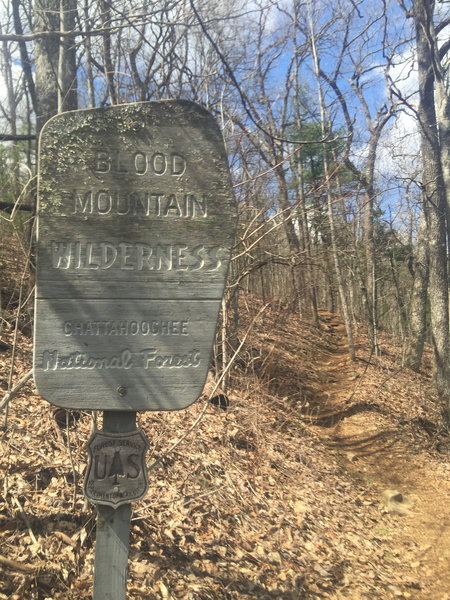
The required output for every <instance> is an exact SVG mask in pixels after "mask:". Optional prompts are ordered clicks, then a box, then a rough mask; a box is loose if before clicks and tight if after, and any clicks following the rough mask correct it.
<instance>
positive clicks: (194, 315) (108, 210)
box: [34, 101, 236, 411]
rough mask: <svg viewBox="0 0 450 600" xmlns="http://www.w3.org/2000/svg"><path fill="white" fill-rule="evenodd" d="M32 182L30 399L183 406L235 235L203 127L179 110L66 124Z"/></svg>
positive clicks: (207, 119) (80, 114) (50, 126)
mask: <svg viewBox="0 0 450 600" xmlns="http://www.w3.org/2000/svg"><path fill="white" fill-rule="evenodd" d="M39 173H40V175H39V206H38V217H39V218H38V244H37V301H36V332H35V334H36V335H35V362H34V369H35V380H36V384H37V387H38V390H39V391H40V393H41V394H42V396H44V397H45V398H46V399H47V400H49V401H50V402H52V403H54V404H56V405H58V406H64V407H66V408H84V409H100V410H130V411H136V410H172V409H179V408H184V407H186V406H188V405H189V404H191V403H192V402H194V401H195V400H196V399H197V397H198V396H199V394H200V393H201V391H202V387H203V384H204V381H205V379H206V375H207V371H208V367H209V362H210V354H211V348H212V344H213V339H214V333H215V328H216V323H217V316H218V312H219V308H220V302H221V298H222V295H223V289H224V285H225V279H226V275H227V270H228V264H229V257H230V248H231V245H232V243H233V238H234V229H235V216H236V215H235V204H234V200H233V198H232V194H231V188H230V182H229V174H228V167H227V161H226V156H225V151H224V147H223V142H222V139H221V135H220V132H219V129H218V127H217V125H216V123H215V122H214V120H213V118H212V117H211V115H210V114H209V113H208V112H206V111H205V110H204V109H202V108H200V107H199V106H197V105H195V104H192V103H190V102H186V101H163V102H148V103H141V104H129V105H122V106H120V105H119V106H114V107H107V108H101V109H92V110H85V111H74V112H69V113H63V114H61V115H58V116H56V117H54V118H53V119H51V120H50V121H49V122H48V123H47V124H46V126H45V127H44V129H43V132H42V134H41V140H40V157H39Z"/></svg>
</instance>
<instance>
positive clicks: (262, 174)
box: [0, 0, 450, 400]
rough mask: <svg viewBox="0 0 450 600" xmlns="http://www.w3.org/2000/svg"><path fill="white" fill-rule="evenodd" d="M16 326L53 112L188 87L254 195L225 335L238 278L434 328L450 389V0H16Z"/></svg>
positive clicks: (8, 213) (10, 256) (237, 182)
mask: <svg viewBox="0 0 450 600" xmlns="http://www.w3.org/2000/svg"><path fill="white" fill-rule="evenodd" d="M0 10H1V29H0V42H1V52H0V62H1V65H0V67H1V68H0V72H1V73H2V75H1V77H2V81H1V85H0V90H1V92H0V94H1V98H0V100H1V104H0V110H1V121H0V140H2V144H0V190H1V197H0V209H1V213H0V215H1V220H0V228H1V233H0V277H1V282H0V283H1V310H2V325H1V326H2V327H3V326H4V324H5V323H6V322H8V321H9V322H14V323H17V324H18V325H19V326H20V327H22V328H23V329H25V330H26V328H28V329H29V327H30V323H31V321H32V309H31V304H32V302H31V299H32V295H33V268H34V267H33V260H34V254H33V215H34V207H35V194H36V186H35V181H36V169H37V165H36V139H37V137H38V135H39V131H40V129H41V127H42V126H43V124H44V123H45V122H46V121H47V120H48V119H49V118H51V117H52V116H53V115H55V114H57V113H59V112H63V111H67V110H73V109H80V108H92V107H99V106H105V105H115V104H121V103H134V102H140V101H146V100H158V99H167V98H175V99H179V98H183V99H189V100H192V101H194V102H197V103H199V104H201V105H203V106H204V107H206V108H207V109H208V110H209V111H210V112H211V113H212V114H213V115H214V116H215V117H216V119H217V121H218V123H219V125H220V127H221V129H222V132H223V135H224V138H225V141H226V148H227V153H228V159H229V164H230V167H231V171H232V177H233V185H234V191H235V195H236V201H237V203H238V209H239V215H240V221H239V223H240V224H239V233H238V238H237V242H236V246H235V248H234V257H233V261H232V268H231V272H230V277H229V282H228V287H227V291H226V298H225V301H224V306H223V308H224V321H223V328H222V344H221V351H220V359H221V364H222V365H223V366H224V367H225V366H226V364H227V362H228V361H229V360H230V358H231V357H232V355H233V353H234V351H235V349H236V347H237V344H238V339H237V334H236V332H237V327H238V320H239V311H238V306H239V296H240V294H242V293H244V292H251V293H252V294H255V295H257V296H259V297H260V298H261V299H262V300H263V301H264V302H267V301H272V300H274V299H276V300H279V301H281V302H285V303H287V304H288V305H289V307H290V310H291V311H295V312H296V313H298V314H299V315H300V316H301V317H304V318H307V319H311V320H312V322H314V323H316V325H317V326H319V319H318V312H317V311H318V308H323V309H327V310H329V311H333V312H340V313H341V314H342V316H343V320H344V323H345V329H346V334H347V339H348V342H349V351H350V354H351V357H352V358H354V353H355V350H354V344H353V332H354V330H355V326H356V324H357V323H364V324H366V326H367V329H368V331H369V334H370V340H371V344H372V348H373V352H374V353H375V354H376V353H377V352H378V350H379V343H378V339H379V332H380V331H381V330H387V331H389V332H391V333H393V334H394V335H396V336H398V338H399V339H400V340H401V343H402V347H403V357H404V358H403V360H404V364H405V365H406V366H409V367H411V368H413V369H415V370H418V369H420V366H421V360H422V351H423V345H424V342H425V341H427V339H428V340H429V341H431V340H432V341H433V348H434V353H435V382H436V385H437V389H438V391H439V393H440V394H441V396H442V397H444V398H446V399H447V400H448V399H450V387H449V386H450V377H449V373H448V369H449V365H450V360H449V359H450V356H449V353H450V328H449V306H448V303H449V300H448V255H449V237H450V236H449V233H450V222H449V215H450V210H449V209H450V206H449V202H450V169H449V164H450V156H449V153H450V102H449V98H450V97H449V85H448V84H449V77H448V75H449V74H448V65H449V64H450V62H449V60H448V53H449V50H450V44H449V43H448V38H449V36H448V29H449V25H450V8H449V7H448V5H447V4H446V3H442V2H439V3H437V2H434V1H432V0H412V1H410V0H402V1H400V2H398V1H397V0H396V1H390V0H386V1H385V2H377V1H375V0H331V1H330V0H327V2H325V1H322V0H315V1H313V0H305V1H299V0H283V1H281V2H272V1H270V0H256V1H251V2H248V1H245V2H244V1H243V0H223V1H220V2H217V1H216V0H214V1H212V0H155V1H154V2H150V3H149V2H145V1H142V0H126V1H125V0H117V1H114V2H108V1H107V0H94V1H89V2H88V1H84V0H83V1H81V0H80V1H79V2H76V0H58V1H56V0H35V1H30V0H3V2H2V4H1V8H0Z"/></svg>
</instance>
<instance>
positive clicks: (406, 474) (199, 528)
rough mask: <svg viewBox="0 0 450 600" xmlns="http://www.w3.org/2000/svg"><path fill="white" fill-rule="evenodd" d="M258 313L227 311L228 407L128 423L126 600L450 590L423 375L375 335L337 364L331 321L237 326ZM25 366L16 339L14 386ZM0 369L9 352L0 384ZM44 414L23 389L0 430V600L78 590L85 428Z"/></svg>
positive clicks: (271, 316)
mask: <svg viewBox="0 0 450 600" xmlns="http://www.w3.org/2000/svg"><path fill="white" fill-rule="evenodd" d="M258 308H259V307H258V306H257V305H256V303H255V304H254V306H253V308H252V309H248V310H247V311H243V314H242V323H241V334H240V338H241V340H242V339H244V336H245V335H247V334H248V335H247V337H246V338H245V343H244V344H243V347H242V350H241V352H240V353H239V356H238V360H237V361H236V365H235V367H234V368H233V370H232V377H231V384H230V391H229V397H230V406H229V407H228V409H227V410H221V409H220V408H217V407H215V406H213V405H211V404H209V403H208V401H207V398H205V397H203V398H202V399H201V400H200V401H199V402H197V403H196V404H194V405H193V406H192V407H190V408H189V409H187V410H185V411H181V412H177V413H168V414H167V413H165V414H161V413H141V414H140V415H139V425H140V427H141V428H142V429H143V430H144V431H145V433H146V435H147V437H148V438H149V440H150V443H151V449H150V451H149V454H148V465H149V469H150V470H149V479H150V487H149V492H148V495H147V497H146V498H144V499H143V500H142V501H140V502H138V503H135V504H134V505H133V507H134V512H133V522H132V533H131V549H130V576H129V598H130V600H137V599H140V598H146V599H163V600H167V599H170V598H172V599H174V600H175V599H178V598H180V599H187V600H190V599H192V600H194V599H195V600H208V599H211V600H219V599H224V600H225V599H227V600H231V599H236V600H237V599H239V600H241V599H250V598H252V599H253V598H258V599H281V600H291V599H292V600H294V599H296V600H297V599H308V600H309V599H315V598H324V599H352V600H357V599H367V600H369V599H370V600H373V599H378V598H379V599H381V598H383V599H384V600H386V599H388V598H413V599H414V600H416V599H417V600H425V599H427V600H444V599H445V598H448V597H449V596H448V592H447V590H449V589H450V569H449V567H450V564H449V563H450V539H449V537H448V536H447V531H446V530H447V527H448V524H449V523H450V506H449V504H448V497H449V492H450V482H449V480H450V477H449V475H450V465H449V453H450V439H449V437H448V434H447V433H446V429H445V426H444V423H443V420H442V416H441V413H442V406H440V404H439V402H438V401H437V399H436V398H435V396H434V394H433V391H432V387H431V383H430V377H429V373H428V372H424V373H422V374H415V373H412V372H410V371H407V370H402V369H401V368H400V366H399V365H400V357H399V356H398V349H397V348H395V347H394V346H392V345H391V343H390V340H389V339H388V338H386V339H382V356H381V357H380V358H377V359H376V360H375V359H374V357H371V356H369V354H368V352H367V346H366V340H365V338H364V335H363V334H360V335H359V342H358V350H357V355H358V360H357V362H356V363H351V362H350V361H349V360H348V358H347V353H346V347H345V340H344V332H343V328H342V323H341V321H340V319H339V317H337V316H336V315H332V314H328V313H322V314H321V322H322V328H321V329H320V330H318V329H316V328H313V327H312V326H311V325H310V324H308V323H306V322H304V321H301V320H300V319H297V318H296V317H289V319H286V313H285V312H284V311H283V310H275V308H270V307H268V308H266V309H265V310H264V311H263V312H262V314H261V315H260V316H259V317H258V318H257V319H256V321H255V322H254V325H253V328H252V329H251V331H248V327H249V325H250V323H251V322H252V320H253V318H254V316H255V315H256V313H257V309H258ZM11 337H12V333H9V334H8V332H6V335H5V336H4V341H6V342H11ZM30 362H31V342H30V340H29V339H28V338H26V337H20V339H19V343H18V347H17V352H16V357H15V367H14V380H17V379H19V378H20V376H21V375H22V374H24V373H25V372H26V371H27V370H28V369H29V368H30ZM10 365H11V349H9V350H6V351H4V352H2V353H1V354H0V368H1V374H2V379H1V385H2V389H3V390H6V387H7V380H8V376H9V375H8V374H9V368H10ZM56 417H57V418H55V414H54V411H53V410H52V409H51V407H50V405H49V404H48V403H47V402H45V401H44V400H43V399H41V398H40V397H39V396H37V395H36V392H35V390H34V389H33V387H32V385H31V384H29V385H28V386H27V387H25V388H23V389H22V391H21V393H20V395H19V396H17V397H16V398H14V399H13V401H12V402H11V404H10V407H9V415H8V418H7V426H6V428H5V429H4V430H3V431H2V432H1V436H0V461H1V468H2V474H3V477H2V479H3V481H2V486H1V489H0V568H1V569H2V571H3V572H2V575H1V579H0V598H4V599H6V598H8V599H9V598H11V599H13V600H14V599H15V600H37V599H40V600H44V599H46V598H52V600H58V599H59V600H75V599H76V600H79V599H82V598H89V597H90V594H91V586H92V562H93V546H94V539H95V531H94V526H95V510H94V507H92V506H90V505H87V504H86V503H85V501H84V498H83V495H82V491H81V482H82V477H83V473H84V470H85V460H86V452H85V449H84V446H85V443H86V441H87V439H88V437H89V431H90V428H91V425H92V419H91V415H90V414H88V413H82V414H74V415H69V418H68V420H67V423H66V422H65V416H63V418H62V419H61V415H58V414H57V415H56ZM197 421H198V422H197ZM191 427H192V430H191V431H189V430H190V428H191ZM173 446H175V447H174V448H173V450H172V451H170V452H169V453H167V451H168V450H169V449H170V448H171V447H173Z"/></svg>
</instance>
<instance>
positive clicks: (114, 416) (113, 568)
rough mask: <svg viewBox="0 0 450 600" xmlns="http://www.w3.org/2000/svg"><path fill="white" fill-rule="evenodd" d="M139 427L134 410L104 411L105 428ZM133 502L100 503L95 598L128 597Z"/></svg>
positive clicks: (122, 599) (111, 430)
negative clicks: (113, 504)
mask: <svg viewBox="0 0 450 600" xmlns="http://www.w3.org/2000/svg"><path fill="white" fill-rule="evenodd" d="M134 429H136V413H135V412H119V411H105V412H104V413H103V431H107V432H108V433H127V432H130V431H133V430H134ZM130 517H131V504H124V505H122V506H119V507H118V508H116V509H114V508H111V507H110V506H102V505H100V504H99V505H97V532H96V546H95V563H94V597H93V600H126V598H127V575H128V548H129V539H130Z"/></svg>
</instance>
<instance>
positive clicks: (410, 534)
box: [317, 313, 450, 600]
mask: <svg viewBox="0 0 450 600" xmlns="http://www.w3.org/2000/svg"><path fill="white" fill-rule="evenodd" d="M322 321H323V322H324V326H325V327H326V328H327V329H328V330H329V331H330V332H332V333H333V338H334V341H335V349H334V350H332V352H331V353H330V354H329V355H326V356H324V357H322V359H319V361H318V362H319V363H320V368H321V370H323V372H325V374H326V377H325V379H326V382H325V383H323V384H322V385H321V389H320V390H319V394H318V395H319V396H320V397H321V398H322V408H321V414H320V415H319V417H323V418H322V421H320V420H319V423H320V424H321V427H318V428H317V429H318V430H320V435H321V437H322V439H323V440H324V441H325V442H326V443H327V444H328V445H329V446H330V448H333V449H334V450H335V451H336V452H337V453H338V454H340V455H341V456H342V457H343V458H344V460H345V462H346V466H347V468H348V470H349V471H350V472H351V473H352V474H353V475H354V476H355V477H358V478H362V479H363V480H364V481H366V482H368V485H369V486H370V487H373V488H374V489H375V490H376V492H377V493H378V495H379V499H380V511H382V512H383V513H384V514H386V515H389V516H390V517H391V516H392V519H391V520H390V521H389V523H390V526H388V527H386V528H380V531H379V533H378V535H379V537H380V538H381V539H388V540H389V542H390V548H391V551H390V553H389V556H386V557H385V558H386V562H387V563H390V568H391V569H392V570H393V571H392V572H393V573H395V575H396V576H397V577H398V576H399V575H400V577H401V580H403V582H404V584H405V585H404V586H395V585H393V586H392V589H391V591H392V598H413V599H414V600H450V457H449V456H448V455H447V457H446V460H443V459H442V457H441V456H440V455H438V454H436V453H434V454H433V453H432V452H430V451H429V450H427V448H424V447H423V446H422V447H420V445H419V446H417V445H415V444H412V443H411V440H410V439H408V438H407V437H406V436H404V435H402V432H401V427H400V426H399V424H398V422H397V421H396V420H395V419H394V418H392V416H391V415H389V414H386V411H379V410H378V408H377V405H376V404H375V403H374V404H373V405H371V404H370V403H367V402H366V403H361V402H358V400H357V399H355V396H356V395H357V394H356V393H355V390H357V389H358V387H363V386H366V385H370V384H371V382H370V374H369V373H367V372H366V366H365V364H364V363H363V362H359V363H358V362H357V363H356V364H355V363H352V362H351V361H350V359H349V358H348V352H347V343H346V337H345V329H344V326H343V324H342V321H341V320H340V318H339V317H337V316H336V315H332V314H327V313H325V314H323V315H322ZM392 401H393V402H394V401H395V400H394V399H393V400H392ZM411 401H414V399H411ZM324 415H325V416H324ZM333 415H334V416H333ZM324 425H325V426H324ZM396 492H398V493H396ZM383 529H384V530H383ZM379 566H380V567H381V566H382V567H383V569H385V568H386V567H387V566H389V565H387V564H386V563H385V564H383V565H379ZM386 597H388V596H386Z"/></svg>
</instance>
